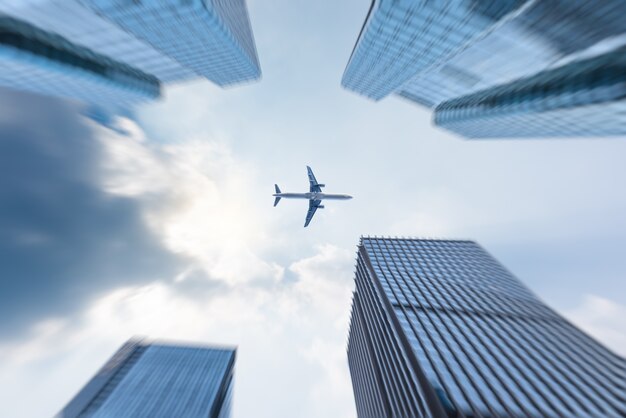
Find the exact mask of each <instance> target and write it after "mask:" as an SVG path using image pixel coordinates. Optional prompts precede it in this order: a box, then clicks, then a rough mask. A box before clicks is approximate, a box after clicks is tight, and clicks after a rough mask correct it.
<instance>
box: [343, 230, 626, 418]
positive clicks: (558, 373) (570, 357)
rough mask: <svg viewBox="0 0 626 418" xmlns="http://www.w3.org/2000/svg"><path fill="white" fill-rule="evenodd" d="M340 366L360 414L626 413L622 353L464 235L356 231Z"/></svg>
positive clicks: (525, 414)
mask: <svg viewBox="0 0 626 418" xmlns="http://www.w3.org/2000/svg"><path fill="white" fill-rule="evenodd" d="M348 363H349V366H350V373H351V376H352V382H353V388H354V395H355V399H356V406H357V412H358V415H359V416H360V417H382V416H388V417H392V416H393V417H431V416H432V417H451V416H454V417H470V416H471V417H486V416H489V417H522V416H524V417H528V416H532V417H553V416H554V417H556V416H567V417H624V416H626V359H624V358H621V357H619V356H618V355H616V354H614V353H613V352H611V351H609V350H608V349H607V348H605V347H604V346H602V345H601V344H599V343H598V342H597V341H595V340H594V339H593V338H591V337H589V336H588V335H586V334H585V333H583V332H582V331H580V330H579V329H577V328H576V327H575V326H573V325H572V324H570V323H569V322H568V321H567V320H565V319H564V318H562V317H561V316H559V315H558V314H557V313H556V312H554V311H553V310H552V309H550V308H549V307H547V306H546V305H545V304H543V303H542V302H541V301H540V300H539V299H538V298H537V297H536V296H535V295H534V294H533V293H532V292H530V291H529V290H528V289H527V288H526V287H525V286H524V285H523V284H522V283H521V282H520V281H519V280H517V279H516V278H515V277H514V276H513V275H511V273H509V272H508V271H507V270H506V269H505V268H504V267H503V266H502V265H500V264H499V263H498V262H497V261H496V260H495V259H494V258H493V257H491V256H490V255H489V254H488V253H487V252H486V251H485V250H483V249H482V248H481V247H480V246H479V245H477V244H476V243H474V242H471V241H448V240H419V239H390V238H362V240H361V243H360V245H359V250H358V260H357V266H356V290H355V293H354V299H353V306H352V318H351V325H350V332H349V339H348Z"/></svg>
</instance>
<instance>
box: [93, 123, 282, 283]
mask: <svg viewBox="0 0 626 418" xmlns="http://www.w3.org/2000/svg"><path fill="white" fill-rule="evenodd" d="M120 123H122V124H123V125H122V127H123V128H124V130H125V131H127V132H130V134H129V135H128V136H123V135H119V134H117V133H115V132H113V131H109V130H106V129H101V135H100V137H99V138H100V139H101V141H102V144H103V146H104V148H105V150H106V153H107V155H106V158H105V159H103V162H102V169H103V170H102V172H103V176H102V184H103V188H104V190H106V191H107V192H109V193H111V194H114V195H118V196H126V197H129V198H133V199H137V200H138V201H140V202H142V204H143V208H144V212H143V213H144V217H145V220H146V222H147V224H148V225H149V226H150V227H151V228H152V230H153V231H154V232H155V233H156V234H157V235H158V236H159V237H161V239H162V241H163V243H164V245H165V246H166V247H167V248H168V249H170V250H171V251H172V252H174V253H176V254H181V255H184V256H187V257H188V258H190V259H191V260H194V262H195V263H197V265H199V266H201V267H202V268H203V269H204V270H205V271H206V273H207V275H208V276H209V277H210V278H211V279H214V280H221V281H224V282H226V283H229V284H234V283H241V282H247V281H251V280H255V279H269V280H279V279H280V278H281V277H282V273H283V271H282V268H281V267H280V266H278V265H277V264H276V263H274V262H271V261H264V260H263V259H262V258H261V256H260V254H262V253H263V251H264V250H266V249H268V248H269V247H271V245H272V241H271V240H270V239H269V238H268V236H269V234H268V232H267V231H268V228H270V227H271V225H269V224H268V222H260V221H259V218H260V217H261V218H262V215H260V214H261V213H262V211H261V210H259V208H258V206H259V205H258V204H257V202H255V201H254V200H253V199H252V196H254V191H255V187H256V185H255V184H254V182H253V179H254V178H255V176H254V170H253V169H252V168H251V167H248V166H247V165H246V164H245V163H244V162H242V161H240V160H237V159H236V158H235V157H233V155H232V154H231V152H230V149H229V147H228V146H227V145H226V144H225V143H223V142H219V141H207V140H205V139H202V138H189V140H187V141H185V142H184V143H174V144H150V143H147V142H146V141H145V140H144V138H143V134H142V131H141V130H140V129H139V128H138V127H137V126H136V125H135V124H134V123H133V122H131V121H128V120H125V119H122V120H120Z"/></svg>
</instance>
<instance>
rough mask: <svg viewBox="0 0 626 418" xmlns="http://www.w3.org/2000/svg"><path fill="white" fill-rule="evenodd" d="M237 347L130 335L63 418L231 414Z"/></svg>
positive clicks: (212, 416) (218, 416) (215, 417)
mask: <svg viewBox="0 0 626 418" xmlns="http://www.w3.org/2000/svg"><path fill="white" fill-rule="evenodd" d="M235 354H236V350H235V349H234V348H233V349H228V348H210V347H196V346H183V345H173V344H155V343H145V342H142V341H135V340H131V341H129V342H127V343H126V344H124V345H123V346H122V347H121V348H120V349H119V350H118V351H117V352H116V353H115V354H114V355H113V357H112V358H111V359H110V360H109V361H108V362H107V363H106V364H105V365H104V366H103V367H102V369H100V371H98V373H97V374H96V375H95V376H94V377H93V378H92V379H91V380H90V381H89V382H88V383H87V384H86V385H85V387H84V388H83V389H81V391H80V392H79V393H78V394H77V395H76V396H75V397H74V398H73V399H72V400H71V401H70V402H69V403H68V404H67V406H66V407H65V408H64V409H63V410H62V411H61V412H60V413H59V414H58V415H57V417H59V418H78V417H81V418H88V417H94V418H95V417H116V418H125V417H126V418H142V417H144V418H159V417H162V418H171V417H187V418H196V417H197V418H207V417H209V418H227V417H229V416H230V410H231V399H232V393H233V375H234V365H235Z"/></svg>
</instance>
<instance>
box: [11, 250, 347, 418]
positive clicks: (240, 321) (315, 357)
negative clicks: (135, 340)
mask: <svg viewBox="0 0 626 418" xmlns="http://www.w3.org/2000/svg"><path fill="white" fill-rule="evenodd" d="M353 261H354V253H353V252H352V251H349V250H344V249H341V248H338V247H335V246H332V245H322V246H320V247H318V248H317V249H316V252H315V253H314V254H312V255H310V256H308V257H305V258H303V259H301V260H298V261H295V262H294V263H291V265H290V266H289V270H290V272H291V275H292V276H291V278H290V280H282V281H280V282H279V283H275V284H273V285H272V287H263V286H249V285H245V286H244V285H235V286H228V287H225V288H222V289H220V291H219V292H214V293H212V294H211V296H210V297H207V295H206V294H203V293H188V292H180V291H178V289H177V287H178V286H181V285H183V283H184V282H179V283H163V282H156V283H151V284H142V285H133V286H124V287H120V288H118V289H116V290H113V291H109V292H108V293H107V294H105V295H103V296H101V297H99V298H98V299H97V300H96V301H94V303H92V304H91V305H90V307H89V308H88V309H86V310H85V311H84V312H83V313H82V314H80V315H78V316H77V317H75V318H74V319H72V320H71V321H69V320H57V321H49V320H48V321H42V322H40V323H38V324H37V325H36V326H34V327H33V328H32V330H31V331H32V335H31V336H30V338H24V339H22V340H20V341H13V342H11V343H4V344H0V351H2V353H3V356H2V358H1V359H0V387H3V388H7V390H8V391H9V394H10V393H16V394H19V393H25V391H29V393H31V395H32V396H37V398H38V399H40V397H39V394H40V391H41V392H43V391H44V390H45V394H42V398H41V399H43V400H42V401H41V402H37V403H33V404H32V405H27V406H24V405H23V402H22V401H21V400H20V397H19V396H15V397H10V396H9V397H7V399H6V401H3V409H4V411H5V412H7V413H9V414H10V415H11V416H20V415H21V414H24V416H46V415H50V414H52V413H54V412H56V411H57V410H58V409H60V408H61V407H62V406H63V404H64V403H65V402H66V401H67V400H69V398H70V397H71V396H73V395H74V394H75V393H76V391H77V390H78V389H79V388H80V387H81V386H82V385H83V384H84V382H85V381H86V380H87V379H88V378H89V377H90V376H91V375H92V374H93V373H94V372H95V371H96V370H97V369H98V368H99V367H100V366H101V364H102V363H103V362H104V361H105V360H106V358H107V357H108V356H110V355H111V354H112V353H113V351H114V350H115V349H116V348H117V347H118V346H119V345H121V343H122V342H123V341H125V340H126V339H127V338H129V337H131V336H133V335H137V334H139V335H148V336H150V337H156V338H159V337H166V338H168V339H177V340H183V341H184V340H193V341H205V342H212V343H224V344H236V345H238V346H239V349H238V360H237V365H236V387H235V393H236V395H235V398H236V402H235V409H236V412H235V413H236V416H257V417H275V416H280V415H281V413H283V412H285V413H287V415H288V416H289V415H291V414H292V413H293V411H295V410H298V411H300V412H301V414H300V415H299V416H302V417H317V416H331V415H332V416H352V415H353V409H352V408H353V405H352V403H351V402H350V401H348V402H346V399H348V400H350V399H351V398H350V397H351V384H350V379H349V374H348V370H347V361H346V357H345V345H344V344H345V338H346V335H347V326H348V316H349V309H350V298H351V292H352V264H353ZM203 283H205V285H207V286H208V285H210V284H209V283H208V282H207V281H206V280H205V281H203ZM42 368H45V370H46V373H42V372H41V370H42ZM25 376H27V377H25ZM28 377H30V378H28ZM33 381H37V385H36V387H35V388H31V385H32V382H33ZM27 388H28V389H27ZM33 391H34V392H33ZM285 393H289V396H285ZM24 408H26V411H24ZM13 411H15V414H12V412H13ZM289 411H291V412H289Z"/></svg>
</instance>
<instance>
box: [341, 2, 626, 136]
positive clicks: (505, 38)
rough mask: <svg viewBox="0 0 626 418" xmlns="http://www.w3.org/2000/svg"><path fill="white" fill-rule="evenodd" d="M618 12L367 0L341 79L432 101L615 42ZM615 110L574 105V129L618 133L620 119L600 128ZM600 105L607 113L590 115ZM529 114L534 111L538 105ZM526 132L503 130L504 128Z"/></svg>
mask: <svg viewBox="0 0 626 418" xmlns="http://www.w3.org/2000/svg"><path fill="white" fill-rule="evenodd" d="M624 13H626V2H624V1H622V0H598V1H593V2H589V1H586V0H541V1H536V0H520V1H514V0H508V1H496V0H491V1H489V0H488V1H480V2H479V1H476V0H442V1H437V2H427V1H410V0H396V1H394V0H374V1H373V3H372V6H371V10H370V13H369V14H368V17H367V19H366V22H365V24H364V26H363V28H362V30H361V34H360V35H359V38H358V40H357V43H356V46H355V48H354V50H353V52H352V56H351V57H350V60H349V62H348V65H347V67H346V70H345V72H344V75H343V79H342V85H343V86H344V87H346V88H348V89H350V90H353V91H355V92H357V93H359V94H361V95H364V96H366V97H369V98H371V99H374V100H380V99H382V98H384V97H386V96H387V95H389V94H391V93H395V94H397V95H400V96H402V97H404V98H406V99H409V100H411V101H413V102H415V103H418V104H421V105H424V106H427V107H429V108H435V107H437V106H438V105H439V104H441V103H442V102H445V101H448V100H452V99H455V98H457V97H460V96H466V95H469V94H471V93H475V92H478V91H482V90H486V89H489V88H492V87H495V86H497V85H502V84H506V83H511V82H514V81H515V80H517V79H520V78H525V77H530V76H533V75H535V74H538V73H539V72H541V71H544V70H548V69H552V68H555V67H558V66H561V65H562V64H564V63H566V62H570V61H573V60H576V59H580V58H582V57H589V56H592V55H598V54H601V53H606V52H608V51H609V50H613V49H615V48H619V47H620V46H622V45H624V44H626V27H625V26H624V25H623V24H622V22H621V20H620V16H623V15H624ZM617 111H618V110H617V109H614V108H608V109H606V108H602V107H598V106H592V107H590V108H587V109H584V110H583V109H581V111H580V112H579V113H582V116H583V119H584V118H587V121H586V128H585V129H583V130H581V129H579V130H578V131H577V133H576V134H578V135H585V136H596V135H603V134H605V132H606V131H619V132H620V133H621V134H624V133H626V130H624V127H623V126H619V127H617V128H615V127H613V129H605V127H604V122H605V120H608V119H610V118H617V117H618V116H617V115H616V113H615V112H617ZM606 112H611V113H610V116H607V117H606V118H603V117H602V116H599V114H601V113H606ZM576 117H580V115H576ZM533 118H540V116H539V112H535V113H534V114H533ZM550 118H551V115H546V116H545V118H544V119H546V120H550ZM579 120H580V119H579ZM477 123H481V124H484V125H485V127H484V129H483V132H485V133H487V130H488V128H489V127H490V126H491V125H490V124H488V123H487V121H485V120H481V121H480V122H477ZM594 128H595V129H594ZM496 130H497V129H496ZM554 130H556V129H554ZM554 130H553V131H554ZM539 131H540V134H543V133H544V132H545V135H547V136H551V135H554V134H553V133H551V131H542V130H539ZM455 132H457V133H460V134H461V135H466V132H465V131H460V130H456V131H455ZM498 132H499V131H498ZM480 135H481V136H483V135H482V133H481V134H480ZM528 135H529V134H527V133H524V132H520V133H519V134H517V133H516V131H515V129H513V128H512V129H510V130H509V132H508V135H505V136H528ZM561 135H562V136H565V135H568V136H569V135H572V133H571V132H567V133H562V134H561ZM466 136H472V134H471V133H468V134H467V135H466ZM473 136H478V134H476V133H474V135H473ZM484 136H502V135H500V134H495V133H494V134H491V135H484ZM540 136H541V135H540Z"/></svg>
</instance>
